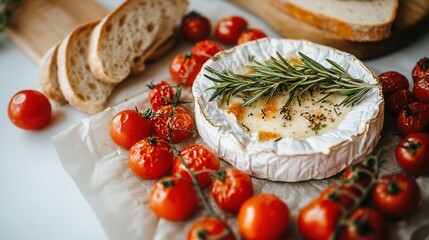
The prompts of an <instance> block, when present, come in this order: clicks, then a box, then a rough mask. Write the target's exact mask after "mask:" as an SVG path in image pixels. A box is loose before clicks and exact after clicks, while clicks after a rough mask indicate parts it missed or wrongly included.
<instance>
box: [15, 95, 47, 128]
mask: <svg viewBox="0 0 429 240" xmlns="http://www.w3.org/2000/svg"><path fill="white" fill-rule="evenodd" d="M7 112H8V115H9V119H10V120H11V121H12V123H13V124H15V126H17V127H19V128H22V129H26V130H37V129H41V128H43V127H44V126H46V125H47V124H48V122H49V120H50V119H51V113H52V107H51V103H50V102H49V100H48V98H47V97H45V95H43V94H42V93H40V92H38V91H35V90H23V91H20V92H18V93H16V94H15V95H14V96H13V97H12V98H11V99H10V101H9V106H8V111H7Z"/></svg>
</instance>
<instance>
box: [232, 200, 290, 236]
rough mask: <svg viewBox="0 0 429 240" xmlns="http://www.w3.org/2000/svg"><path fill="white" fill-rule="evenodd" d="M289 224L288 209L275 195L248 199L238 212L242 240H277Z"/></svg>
mask: <svg viewBox="0 0 429 240" xmlns="http://www.w3.org/2000/svg"><path fill="white" fill-rule="evenodd" d="M288 223H289V208H288V207H287V205H286V204H285V203H284V202H283V201H282V200H281V199H280V198H278V197H277V196H276V195H273V194H259V195H255V196H253V197H251V198H249V199H248V200H247V201H246V202H244V204H243V205H242V206H241V208H240V211H239V212H238V230H239V232H240V235H241V236H243V238H244V239H279V238H280V237H282V235H283V234H284V233H285V232H286V229H287V226H288Z"/></svg>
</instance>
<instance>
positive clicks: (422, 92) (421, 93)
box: [413, 75, 429, 104]
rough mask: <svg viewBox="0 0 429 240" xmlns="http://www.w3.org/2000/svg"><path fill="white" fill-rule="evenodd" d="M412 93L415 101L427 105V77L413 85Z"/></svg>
mask: <svg viewBox="0 0 429 240" xmlns="http://www.w3.org/2000/svg"><path fill="white" fill-rule="evenodd" d="M413 93H414V97H415V98H416V100H417V101H419V102H423V103H427V104H429V75H427V76H425V77H423V78H420V79H419V80H417V81H416V82H415V83H414V87H413Z"/></svg>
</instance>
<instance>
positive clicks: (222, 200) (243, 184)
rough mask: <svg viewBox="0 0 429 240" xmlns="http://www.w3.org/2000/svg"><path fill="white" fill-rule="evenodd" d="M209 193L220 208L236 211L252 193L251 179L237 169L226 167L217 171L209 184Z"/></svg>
mask: <svg viewBox="0 0 429 240" xmlns="http://www.w3.org/2000/svg"><path fill="white" fill-rule="evenodd" d="M210 193H211V195H212V197H213V199H214V200H215V202H216V204H217V206H218V207H219V208H220V209H222V210H223V211H225V212H230V213H237V212H238V210H240V207H241V205H242V204H243V203H244V202H245V201H246V200H247V199H248V198H250V197H252V195H253V185H252V179H251V178H250V177H249V175H247V174H246V173H244V172H242V171H240V170H238V169H235V168H228V169H226V170H225V171H219V172H218V173H217V175H216V179H215V181H213V182H212V184H211V186H210Z"/></svg>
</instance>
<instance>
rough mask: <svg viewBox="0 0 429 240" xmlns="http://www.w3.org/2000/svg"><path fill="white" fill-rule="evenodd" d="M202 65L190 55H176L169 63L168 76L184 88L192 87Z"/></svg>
mask: <svg viewBox="0 0 429 240" xmlns="http://www.w3.org/2000/svg"><path fill="white" fill-rule="evenodd" d="M201 67H202V64H201V63H200V62H199V61H196V59H195V58H194V57H193V56H192V55H184V54H179V55H176V56H175V57H174V58H173V60H172V61H171V63H170V67H169V69H170V74H171V77H172V78H173V79H174V81H176V82H178V83H182V82H183V85H185V86H192V84H193V83H194V81H195V78H196V77H197V74H198V73H199V72H200V70H201Z"/></svg>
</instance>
